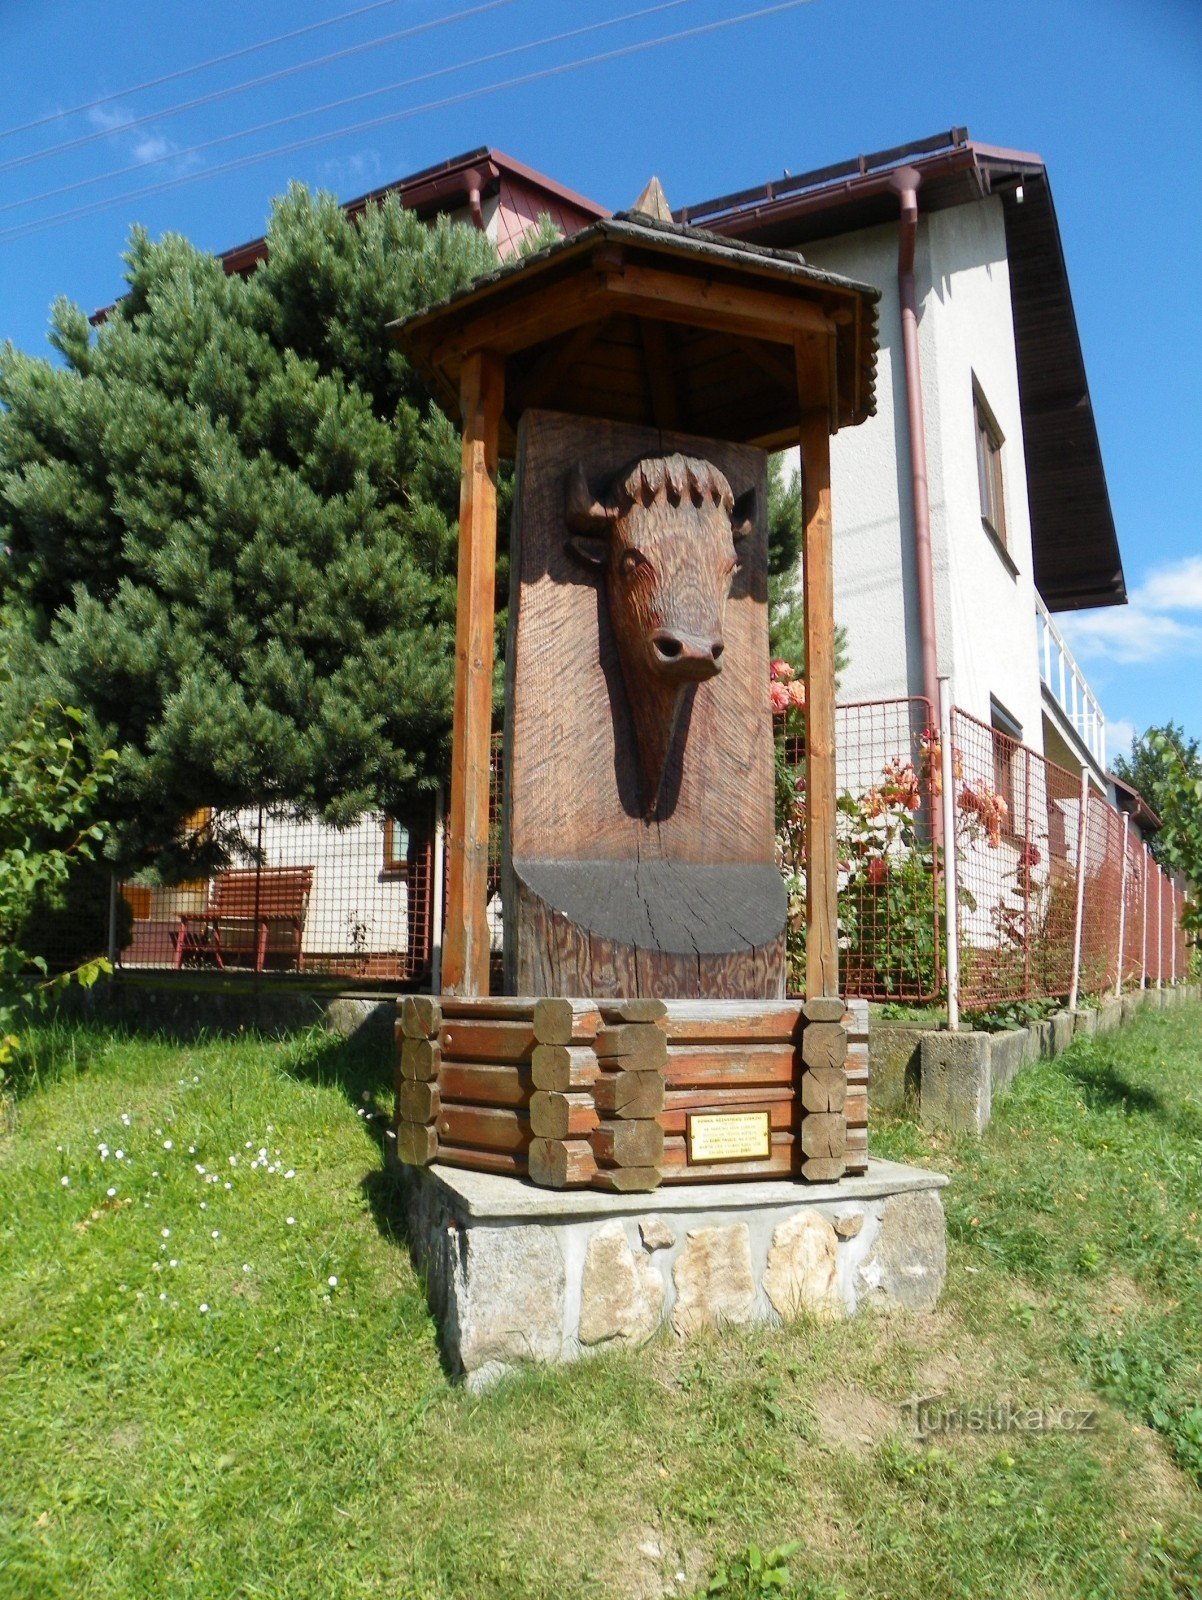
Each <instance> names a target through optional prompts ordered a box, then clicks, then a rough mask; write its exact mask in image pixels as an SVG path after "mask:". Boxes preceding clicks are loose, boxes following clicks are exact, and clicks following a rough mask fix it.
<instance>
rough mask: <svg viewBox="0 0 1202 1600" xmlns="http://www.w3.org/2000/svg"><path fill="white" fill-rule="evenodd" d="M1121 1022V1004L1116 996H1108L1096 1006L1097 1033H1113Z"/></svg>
mask: <svg viewBox="0 0 1202 1600" xmlns="http://www.w3.org/2000/svg"><path fill="white" fill-rule="evenodd" d="M1122 1020H1123V1002H1122V999H1121V998H1120V996H1118V995H1117V994H1108V995H1107V996H1106V998H1105V999H1104V1000H1102V1001H1100V1002H1099V1004H1098V1032H1099V1033H1113V1032H1114V1031H1115V1029H1116V1028H1117V1027H1119V1025H1120V1024H1121V1023H1122Z"/></svg>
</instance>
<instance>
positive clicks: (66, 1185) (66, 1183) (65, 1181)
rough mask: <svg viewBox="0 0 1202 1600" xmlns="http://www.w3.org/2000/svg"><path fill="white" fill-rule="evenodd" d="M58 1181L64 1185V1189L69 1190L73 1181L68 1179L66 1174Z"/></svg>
mask: <svg viewBox="0 0 1202 1600" xmlns="http://www.w3.org/2000/svg"><path fill="white" fill-rule="evenodd" d="M58 1181H59V1182H60V1183H61V1184H62V1186H63V1188H64V1189H69V1188H70V1187H71V1180H70V1178H68V1177H67V1175H66V1173H64V1174H63V1175H62V1177H61V1178H60V1179H59V1180H58Z"/></svg>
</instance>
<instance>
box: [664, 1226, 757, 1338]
mask: <svg viewBox="0 0 1202 1600" xmlns="http://www.w3.org/2000/svg"><path fill="white" fill-rule="evenodd" d="M672 1281H673V1283H674V1284H675V1286H676V1305H675V1307H674V1308H673V1311H672V1326H673V1327H674V1328H675V1330H676V1332H677V1333H679V1334H688V1333H693V1332H695V1331H696V1330H697V1329H698V1328H705V1327H711V1328H721V1327H724V1326H725V1325H726V1324H727V1323H730V1322H750V1321H751V1316H752V1312H753V1310H754V1308H755V1275H754V1273H753V1272H752V1268H751V1232H750V1230H749V1229H748V1226H747V1224H746V1223H745V1222H736V1223H732V1224H731V1225H730V1226H729V1227H708V1228H690V1229H689V1232H688V1234H687V1236H686V1239H685V1247H684V1249H683V1250H682V1251H681V1253H680V1256H679V1257H678V1259H677V1262H676V1265H675V1267H674V1268H673V1269H672Z"/></svg>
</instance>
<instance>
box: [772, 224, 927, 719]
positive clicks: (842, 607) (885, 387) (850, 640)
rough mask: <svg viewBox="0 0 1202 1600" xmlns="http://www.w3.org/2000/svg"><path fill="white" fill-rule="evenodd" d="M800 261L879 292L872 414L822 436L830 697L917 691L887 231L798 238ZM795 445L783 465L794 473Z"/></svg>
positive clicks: (901, 389) (901, 371) (910, 525)
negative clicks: (830, 607)
mask: <svg viewBox="0 0 1202 1600" xmlns="http://www.w3.org/2000/svg"><path fill="white" fill-rule="evenodd" d="M805 256H806V260H807V261H810V262H811V263H812V264H813V265H814V266H816V267H822V268H828V269H829V270H831V271H833V272H841V273H845V274H846V275H847V276H848V277H852V278H856V279H859V280H860V281H862V282H865V283H871V284H874V285H876V286H877V287H878V288H880V289H882V290H883V291H884V293H883V296H882V300H881V305H880V308H879V317H880V339H881V349H880V354H879V356H878V358H877V380H876V403H877V409H876V415H875V416H873V417H870V418H869V419H868V421H867V422H864V423H862V424H861V425H860V426H859V427H857V428H845V429H843V430H842V431H841V432H840V433H838V434H836V435H835V437H834V438H833V439H832V440H831V509H832V514H833V519H834V553H835V619H836V621H837V623H838V624H839V626H840V627H841V628H842V629H843V630H844V633H845V636H846V655H847V665H846V666H845V667H844V669H843V671H842V672H841V673H840V675H839V699H840V701H841V702H843V703H846V702H848V701H853V700H883V699H894V698H897V697H899V696H902V695H907V694H921V692H922V665H921V648H920V634H919V627H918V601H917V587H916V585H917V577H916V571H915V564H914V531H913V530H914V519H913V513H912V510H911V505H910V489H909V476H908V467H907V468H906V470H902V467H903V466H905V465H906V461H908V458H904V459H903V462H902V463H899V458H898V449H897V437H898V429H899V428H900V430H901V439H902V443H903V449H904V443H905V438H906V434H905V426H906V424H905V416H906V387H905V384H906V379H905V368H904V366H903V364H902V360H901V313H900V310H899V307H898V299H897V230H896V229H895V228H891V227H885V228H871V229H868V230H866V231H864V232H861V233H856V234H849V235H846V236H845V237H843V238H841V239H837V240H828V241H823V242H822V243H820V244H811V245H807V247H806V250H805ZM797 462H798V452H797V451H796V450H794V451H791V452H789V462H788V467H787V469H786V470H791V471H793V472H796V470H797Z"/></svg>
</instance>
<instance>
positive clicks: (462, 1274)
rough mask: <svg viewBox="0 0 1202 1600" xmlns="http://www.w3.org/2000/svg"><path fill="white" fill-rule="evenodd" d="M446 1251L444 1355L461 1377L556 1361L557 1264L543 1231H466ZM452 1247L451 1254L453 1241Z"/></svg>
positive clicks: (483, 1378)
mask: <svg viewBox="0 0 1202 1600" xmlns="http://www.w3.org/2000/svg"><path fill="white" fill-rule="evenodd" d="M448 1231H449V1232H451V1233H453V1234H455V1233H457V1238H455V1237H453V1238H452V1239H450V1240H448V1243H449V1245H450V1247H451V1250H452V1253H453V1260H452V1263H451V1271H450V1273H449V1275H448V1278H447V1303H446V1311H445V1320H444V1323H443V1329H444V1335H445V1341H446V1353H447V1357H448V1359H449V1360H450V1362H451V1364H452V1365H453V1366H454V1367H457V1368H460V1369H462V1371H463V1372H464V1373H465V1374H466V1375H467V1378H468V1382H469V1383H474V1384H482V1383H487V1382H489V1381H491V1380H492V1379H493V1378H495V1377H497V1376H499V1375H500V1373H501V1372H503V1371H505V1370H506V1369H508V1368H510V1367H516V1366H522V1365H524V1364H526V1363H529V1362H540V1361H558V1360H559V1359H560V1357H561V1353H562V1347H563V1320H564V1283H565V1276H564V1263H563V1256H562V1255H561V1253H560V1249H559V1244H558V1242H557V1240H556V1237H555V1234H554V1232H553V1231H552V1230H551V1229H550V1228H542V1227H537V1226H536V1227H526V1228H471V1229H467V1230H464V1231H463V1232H462V1233H458V1232H457V1230H448ZM456 1244H459V1246H460V1247H459V1249H458V1250H457V1251H456V1249H455V1246H456Z"/></svg>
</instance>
